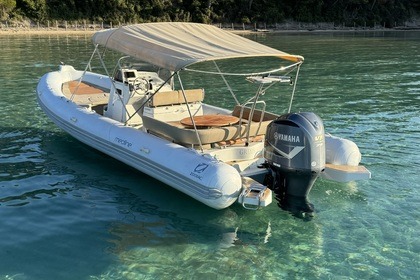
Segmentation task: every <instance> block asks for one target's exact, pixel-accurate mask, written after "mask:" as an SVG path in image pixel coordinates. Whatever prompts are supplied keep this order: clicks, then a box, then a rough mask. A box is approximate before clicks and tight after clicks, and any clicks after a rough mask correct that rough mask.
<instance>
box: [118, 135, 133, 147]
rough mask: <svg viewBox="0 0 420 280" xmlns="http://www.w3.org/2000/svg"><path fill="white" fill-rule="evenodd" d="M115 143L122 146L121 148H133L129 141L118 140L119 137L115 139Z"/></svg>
mask: <svg viewBox="0 0 420 280" xmlns="http://www.w3.org/2000/svg"><path fill="white" fill-rule="evenodd" d="M114 142H116V143H118V144H120V145H121V146H126V147H127V148H130V147H131V146H133V144H131V143H130V142H129V141H127V140H125V139H121V138H118V137H115V139H114Z"/></svg>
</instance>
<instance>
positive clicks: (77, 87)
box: [70, 44, 99, 101]
mask: <svg viewBox="0 0 420 280" xmlns="http://www.w3.org/2000/svg"><path fill="white" fill-rule="evenodd" d="M98 46H99V45H98V44H96V45H95V49H94V50H93V52H92V55H91V56H90V58H89V61H88V63H87V65H86V67H85V70H84V71H83V74H82V76H81V77H80V79H79V82H78V83H77V86H76V88H75V89H74V91H73V92H72V93H71V96H70V101H73V98H74V95H75V94H76V92H77V91H78V89H79V86H80V84H81V83H82V79H83V77H84V76H85V74H86V72H87V70H88V69H90V68H91V67H90V63H91V62H92V59H93V56H94V55H95V53H96V52H97V50H98Z"/></svg>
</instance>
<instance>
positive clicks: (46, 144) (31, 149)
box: [0, 31, 420, 279]
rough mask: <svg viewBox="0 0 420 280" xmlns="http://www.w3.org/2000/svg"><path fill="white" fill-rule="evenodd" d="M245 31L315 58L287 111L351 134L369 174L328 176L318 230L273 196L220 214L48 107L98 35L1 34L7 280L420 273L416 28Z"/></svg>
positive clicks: (0, 269) (0, 188)
mask: <svg viewBox="0 0 420 280" xmlns="http://www.w3.org/2000/svg"><path fill="white" fill-rule="evenodd" d="M250 38H252V39H255V40H257V41H260V42H262V43H264V44H267V45H270V46H273V47H276V48H279V49H281V50H284V51H287V52H290V53H294V54H300V55H303V56H304V57H305V63H304V64H303V66H302V69H301V76H300V78H301V79H300V82H299V83H298V88H297V90H298V92H297V94H298V95H297V96H296V98H295V103H294V106H293V110H295V111H314V112H316V113H317V114H318V115H319V116H320V117H321V118H323V120H324V125H325V127H326V130H327V131H328V132H330V133H332V134H334V135H337V136H341V137H345V138H349V139H352V140H353V141H355V142H356V143H357V144H358V146H359V148H360V150H361V152H362V154H363V159H362V162H363V164H364V165H366V166H367V167H368V168H369V169H370V170H371V172H372V179H371V180H370V181H364V182H357V183H355V182H353V183H348V184H343V183H335V182H330V181H327V180H321V179H318V181H317V182H316V184H315V186H314V188H313V190H312V192H311V194H310V197H309V199H310V201H311V202H312V203H313V204H314V205H315V209H316V214H315V217H314V218H313V219H312V220H311V221H304V220H301V219H297V218H295V217H294V216H292V215H290V214H289V213H287V212H284V211H281V210H280V209H279V208H278V206H277V205H276V204H275V203H273V204H272V205H270V206H269V207H268V208H266V209H263V210H260V211H256V212H251V211H246V210H244V209H242V207H241V206H240V205H236V204H235V205H233V206H232V207H230V208H228V209H225V210H221V211H217V210H213V209H210V208H208V207H207V206H204V205H202V204H200V203H198V202H195V201H193V200H192V199H190V198H188V197H187V196H185V195H183V194H181V193H179V192H177V191H175V190H173V189H171V188H170V187H168V186H166V185H164V184H162V183H160V182H158V181H156V180H154V179H151V178H150V177H148V176H146V175H144V174H142V173H140V172H137V171H135V170H133V169H131V168H129V167H127V166H126V165H124V164H122V163H119V162H118V161H115V160H113V159H112V158H109V157H107V156H105V155H103V154H101V153H98V152H95V151H93V150H92V149H91V148H89V147H87V146H85V145H83V144H81V143H79V142H78V141H76V140H74V139H73V138H71V137H70V136H69V135H67V134H66V133H64V132H63V131H61V130H59V129H58V128H57V127H55V126H54V125H53V124H52V122H51V121H50V120H48V119H47V118H46V116H45V115H44V114H43V112H42V111H41V110H40V108H39V107H38V105H37V103H36V98H35V87H36V84H37V82H38V80H39V78H40V77H41V76H42V75H43V74H44V73H46V72H49V71H52V70H55V69H57V65H58V64H59V62H60V61H63V62H65V63H66V64H71V65H73V66H75V67H76V68H79V69H84V67H85V63H86V61H87V60H88V59H89V57H90V54H91V51H92V50H93V48H92V44H91V41H90V36H89V35H86V36H80V35H72V36H66V35H61V36H57V35H49V36H48V35H19V36H15V35H14V36H6V35H2V36H0V50H1V51H0V81H1V83H0V108H1V110H0V217H1V218H0V279H419V275H420V238H419V236H420V188H419V187H420V186H419V185H420V183H419V182H420V175H419V174H420V149H419V147H420V32H408V31H407V32H385V33H384V32H367V33H363V32H362V33H310V34H266V35H254V36H250ZM235 63H239V62H235ZM232 66H233V67H235V65H232ZM250 67H251V68H252V65H250ZM250 72H251V71H250ZM215 96H216V97H211V95H210V94H208V95H207V97H208V98H209V102H210V103H214V104H219V105H223V104H221V103H224V102H225V101H224V99H223V98H219V97H218V95H217V94H216V95H215ZM270 98H271V99H270ZM269 100H270V104H269V105H268V107H269V110H270V111H274V112H276V113H283V112H284V108H285V107H287V106H285V105H284V104H285V102H287V101H288V100H287V98H284V99H283V98H279V97H269ZM226 102H227V103H228V102H230V101H226Z"/></svg>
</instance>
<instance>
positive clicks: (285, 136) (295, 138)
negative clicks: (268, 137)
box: [274, 132, 300, 143]
mask: <svg viewBox="0 0 420 280" xmlns="http://www.w3.org/2000/svg"><path fill="white" fill-rule="evenodd" d="M274 139H275V141H276V143H277V141H279V140H280V141H285V142H293V143H300V138H299V136H298V135H289V134H283V133H278V132H274Z"/></svg>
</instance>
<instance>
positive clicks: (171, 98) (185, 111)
mask: <svg viewBox="0 0 420 280" xmlns="http://www.w3.org/2000/svg"><path fill="white" fill-rule="evenodd" d="M184 93H185V97H186V99H187V101H188V104H187V103H186V102H185V98H184V94H183V92H182V91H181V90H174V91H165V92H157V93H156V94H154V95H153V97H152V98H151V99H150V100H149V102H148V104H147V105H146V106H145V107H144V111H143V117H150V118H153V119H157V120H160V121H164V122H170V121H180V120H181V119H183V118H186V117H189V116H190V113H189V112H191V114H192V115H193V116H201V115H203V108H202V104H201V102H202V101H203V99H204V90H203V89H191V90H185V91H184ZM187 106H188V107H187Z"/></svg>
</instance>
